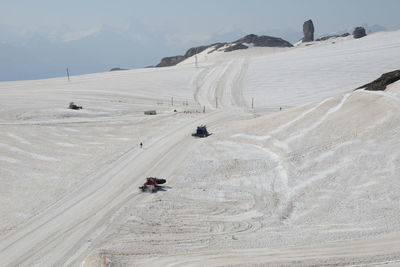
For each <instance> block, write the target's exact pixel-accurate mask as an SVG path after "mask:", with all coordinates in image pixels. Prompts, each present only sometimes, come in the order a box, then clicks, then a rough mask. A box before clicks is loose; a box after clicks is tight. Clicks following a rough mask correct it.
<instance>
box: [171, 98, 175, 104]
mask: <svg viewBox="0 0 400 267" xmlns="http://www.w3.org/2000/svg"><path fill="white" fill-rule="evenodd" d="M171 105H172V106H174V97H171Z"/></svg>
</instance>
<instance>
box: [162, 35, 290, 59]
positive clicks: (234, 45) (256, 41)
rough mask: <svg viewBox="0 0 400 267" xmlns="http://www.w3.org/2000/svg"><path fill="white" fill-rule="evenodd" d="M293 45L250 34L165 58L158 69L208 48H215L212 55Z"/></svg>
mask: <svg viewBox="0 0 400 267" xmlns="http://www.w3.org/2000/svg"><path fill="white" fill-rule="evenodd" d="M292 46H293V45H292V44H291V43H289V42H288V41H285V40H283V39H281V38H277V37H272V36H265V35H262V36H258V35H255V34H249V35H246V36H244V37H243V38H240V39H238V40H236V41H234V42H231V43H214V44H211V45H203V46H198V47H192V48H190V49H189V50H187V51H186V53H185V55H183V56H182V55H179V56H172V57H164V58H163V59H161V62H160V63H159V64H158V65H157V66H156V67H168V66H174V65H176V64H178V63H180V62H182V61H184V60H185V59H187V58H189V57H192V56H194V55H196V54H198V53H201V52H203V51H204V50H206V49H208V48H213V49H212V50H211V51H210V52H208V53H209V54H210V53H213V52H215V51H223V52H231V51H235V50H240V49H248V48H249V47H292Z"/></svg>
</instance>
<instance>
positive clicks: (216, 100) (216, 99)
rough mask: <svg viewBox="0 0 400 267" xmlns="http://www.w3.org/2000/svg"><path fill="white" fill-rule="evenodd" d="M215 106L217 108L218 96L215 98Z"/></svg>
mask: <svg viewBox="0 0 400 267" xmlns="http://www.w3.org/2000/svg"><path fill="white" fill-rule="evenodd" d="M215 108H218V97H216V98H215Z"/></svg>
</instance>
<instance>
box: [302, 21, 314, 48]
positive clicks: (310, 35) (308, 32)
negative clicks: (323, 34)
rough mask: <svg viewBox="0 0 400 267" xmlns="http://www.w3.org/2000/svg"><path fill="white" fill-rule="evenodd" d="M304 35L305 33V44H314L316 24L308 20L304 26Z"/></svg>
mask: <svg viewBox="0 0 400 267" xmlns="http://www.w3.org/2000/svg"><path fill="white" fill-rule="evenodd" d="M303 33H304V38H303V42H305V43H306V42H312V41H314V23H313V22H312V20H311V19H310V20H307V21H306V22H304V24H303Z"/></svg>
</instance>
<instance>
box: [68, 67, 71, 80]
mask: <svg viewBox="0 0 400 267" xmlns="http://www.w3.org/2000/svg"><path fill="white" fill-rule="evenodd" d="M67 76H68V82H70V81H71V80H70V79H69V70H68V68H67Z"/></svg>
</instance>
